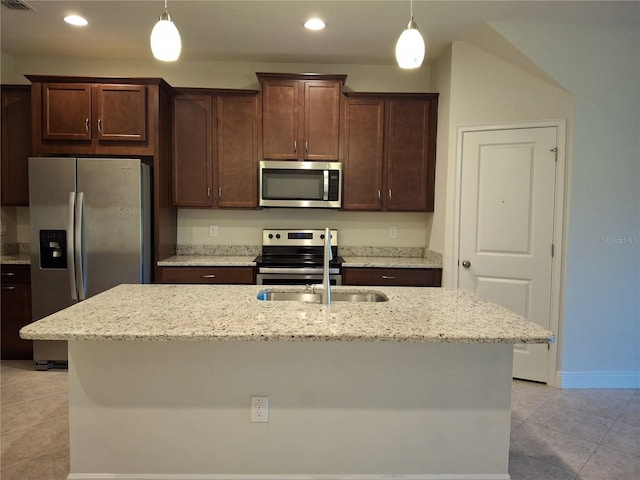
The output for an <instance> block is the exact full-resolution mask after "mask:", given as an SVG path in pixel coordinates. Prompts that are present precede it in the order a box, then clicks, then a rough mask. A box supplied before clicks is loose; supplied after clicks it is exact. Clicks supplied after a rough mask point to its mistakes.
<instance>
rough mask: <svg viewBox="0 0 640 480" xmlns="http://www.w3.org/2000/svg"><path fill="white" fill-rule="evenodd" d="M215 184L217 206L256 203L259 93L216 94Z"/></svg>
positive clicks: (237, 206)
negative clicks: (216, 188)
mask: <svg viewBox="0 0 640 480" xmlns="http://www.w3.org/2000/svg"><path fill="white" fill-rule="evenodd" d="M216 116H217V131H218V135H217V144H218V149H217V150H218V154H217V158H216V164H217V184H218V206H219V207H220V208H256V207H257V206H258V96H257V94H248V95H218V97H217V108H216Z"/></svg>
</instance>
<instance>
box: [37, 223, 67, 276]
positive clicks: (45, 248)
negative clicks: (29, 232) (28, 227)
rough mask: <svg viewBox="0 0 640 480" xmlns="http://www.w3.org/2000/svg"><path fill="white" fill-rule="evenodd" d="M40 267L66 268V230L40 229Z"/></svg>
mask: <svg viewBox="0 0 640 480" xmlns="http://www.w3.org/2000/svg"><path fill="white" fill-rule="evenodd" d="M40 268H62V269H64V268H67V231H66V230H40Z"/></svg>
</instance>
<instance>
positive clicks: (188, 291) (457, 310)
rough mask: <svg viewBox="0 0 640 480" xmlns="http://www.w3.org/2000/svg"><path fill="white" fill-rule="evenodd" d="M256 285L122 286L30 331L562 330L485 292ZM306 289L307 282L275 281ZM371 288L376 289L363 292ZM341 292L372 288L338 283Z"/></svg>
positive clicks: (337, 335) (466, 334) (532, 338)
mask: <svg viewBox="0 0 640 480" xmlns="http://www.w3.org/2000/svg"><path fill="white" fill-rule="evenodd" d="M262 288H263V287H261V286H256V285H159V284H147V285H119V286H117V287H115V288H112V289H110V290H108V291H106V292H103V293H101V294H99V295H96V296H94V297H91V298H89V299H88V300H85V301H83V302H80V303H78V304H76V305H73V306H72V307H69V308H67V309H64V310H61V311H60V312H57V313H54V314H53V315H50V316H48V317H45V318H44V319H42V320H39V321H38V322H36V323H32V324H30V325H27V326H25V327H23V328H22V330H21V331H20V335H21V336H22V338H26V339H31V340H112V341H113V340H117V341H136V340H137V341H392V342H433V343H503V344H513V343H547V342H549V341H552V339H553V334H552V333H551V332H549V331H546V330H544V329H543V328H541V327H539V326H538V325H536V324H534V323H531V322H528V321H526V320H525V319H523V318H522V317H520V316H518V315H516V314H514V313H512V312H510V311H508V310H506V309H505V308H503V307H500V306H498V305H495V304H492V303H489V302H487V301H486V300H483V299H482V298H481V297H479V296H478V295H476V294H474V293H471V292H468V291H465V290H458V289H449V288H424V287H422V288H414V287H382V288H375V289H373V290H376V291H379V292H382V293H384V294H386V295H387V296H388V297H389V301H388V302H379V303H348V302H334V303H333V304H331V305H328V306H327V305H320V304H313V303H303V302H288V301H262V300H258V299H257V294H258V292H259V291H260V290H261V289H262ZM268 289H270V290H277V291H289V290H293V291H299V290H301V288H300V287H270V288H268ZM364 290H371V289H364ZM333 291H334V292H338V291H343V292H345V291H346V292H353V291H363V287H343V286H341V287H333Z"/></svg>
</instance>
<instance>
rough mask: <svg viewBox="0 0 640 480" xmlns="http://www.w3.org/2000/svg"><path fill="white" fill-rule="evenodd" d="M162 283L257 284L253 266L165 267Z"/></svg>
mask: <svg viewBox="0 0 640 480" xmlns="http://www.w3.org/2000/svg"><path fill="white" fill-rule="evenodd" d="M162 283H195V284H203V283H206V284H208V283H212V284H218V285H220V284H238V285H255V283H256V274H255V268H253V267H164V268H162Z"/></svg>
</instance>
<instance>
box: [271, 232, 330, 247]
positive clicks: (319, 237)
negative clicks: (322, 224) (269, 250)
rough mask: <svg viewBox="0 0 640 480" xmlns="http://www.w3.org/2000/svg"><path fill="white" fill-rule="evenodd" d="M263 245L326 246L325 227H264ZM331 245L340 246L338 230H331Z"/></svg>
mask: <svg viewBox="0 0 640 480" xmlns="http://www.w3.org/2000/svg"><path fill="white" fill-rule="evenodd" d="M262 246H263V247H264V246H283V247H285V246H304V247H322V246H324V229H322V230H313V229H310V230H288V229H280V228H278V229H264V230H262ZM331 246H332V247H336V246H338V231H337V230H331Z"/></svg>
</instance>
